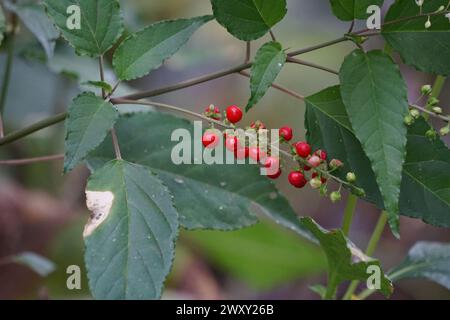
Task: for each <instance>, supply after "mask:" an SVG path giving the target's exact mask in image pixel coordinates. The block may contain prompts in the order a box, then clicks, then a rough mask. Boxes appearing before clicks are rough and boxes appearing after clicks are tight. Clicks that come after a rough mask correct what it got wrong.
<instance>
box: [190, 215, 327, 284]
mask: <svg viewBox="0 0 450 320" xmlns="http://www.w3.org/2000/svg"><path fill="white" fill-rule="evenodd" d="M186 236H187V237H188V239H191V240H192V241H194V243H195V245H196V247H198V248H199V250H201V252H202V254H205V256H206V257H207V258H208V260H210V261H211V262H212V263H213V264H214V265H215V266H217V268H219V269H221V270H224V271H226V272H228V273H230V274H232V275H233V276H235V277H237V278H239V279H241V280H242V281H244V282H245V283H248V284H249V285H250V286H252V287H254V288H256V289H259V290H262V289H264V290H268V289H270V288H273V287H275V286H279V285H281V284H283V283H287V282H289V281H293V280H295V279H298V278H301V277H307V276H311V275H316V274H319V273H321V272H323V271H324V270H325V268H326V261H325V259H324V258H325V257H324V255H323V253H322V251H321V250H320V249H319V248H318V247H317V246H314V245H312V244H311V243H309V242H307V241H304V240H302V239H299V238H298V237H297V236H296V235H295V234H293V233H289V232H286V230H285V229H283V228H281V227H279V226H276V225H273V224H269V223H267V222H261V223H258V224H257V225H255V226H252V227H250V228H245V229H242V230H238V231H233V232H220V231H195V232H189V233H187V234H186Z"/></svg>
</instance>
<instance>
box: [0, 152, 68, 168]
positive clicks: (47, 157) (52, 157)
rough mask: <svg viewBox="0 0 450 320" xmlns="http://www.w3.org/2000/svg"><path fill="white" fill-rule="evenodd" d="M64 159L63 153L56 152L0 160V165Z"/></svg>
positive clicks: (19, 164) (18, 164)
mask: <svg viewBox="0 0 450 320" xmlns="http://www.w3.org/2000/svg"><path fill="white" fill-rule="evenodd" d="M62 159H64V155H63V154H56V155H52V156H45V157H36V158H27V159H13V160H0V165H4V166H21V165H26V164H33V163H39V162H48V161H57V160H62Z"/></svg>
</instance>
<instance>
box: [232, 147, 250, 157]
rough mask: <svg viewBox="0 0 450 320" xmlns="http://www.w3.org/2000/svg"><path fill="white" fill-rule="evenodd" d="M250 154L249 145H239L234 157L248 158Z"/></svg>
mask: <svg viewBox="0 0 450 320" xmlns="http://www.w3.org/2000/svg"><path fill="white" fill-rule="evenodd" d="M248 154H249V149H248V147H242V146H240V145H239V146H238V147H237V149H236V150H235V152H234V157H235V158H236V159H240V160H242V159H246V158H248Z"/></svg>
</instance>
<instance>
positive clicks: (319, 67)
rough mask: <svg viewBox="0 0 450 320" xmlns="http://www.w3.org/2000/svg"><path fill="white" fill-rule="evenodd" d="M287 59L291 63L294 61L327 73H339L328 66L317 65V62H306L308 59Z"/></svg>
mask: <svg viewBox="0 0 450 320" xmlns="http://www.w3.org/2000/svg"><path fill="white" fill-rule="evenodd" d="M287 61H288V62H291V63H295V64H299V65H303V66H308V67H311V68H315V69H319V70H323V71H326V72H329V73H332V74H335V75H339V72H338V71H336V70H333V69H330V68H327V67H324V66H321V65H318V64H315V63H313V62H308V61H304V60H300V59H297V58H292V57H288V58H287Z"/></svg>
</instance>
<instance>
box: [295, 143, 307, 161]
mask: <svg viewBox="0 0 450 320" xmlns="http://www.w3.org/2000/svg"><path fill="white" fill-rule="evenodd" d="M294 146H295V150H296V151H297V154H298V155H299V156H300V157H302V158H306V157H308V156H309V155H310V154H311V147H310V145H309V144H307V143H306V142H297V143H296V144H295V145H294Z"/></svg>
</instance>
